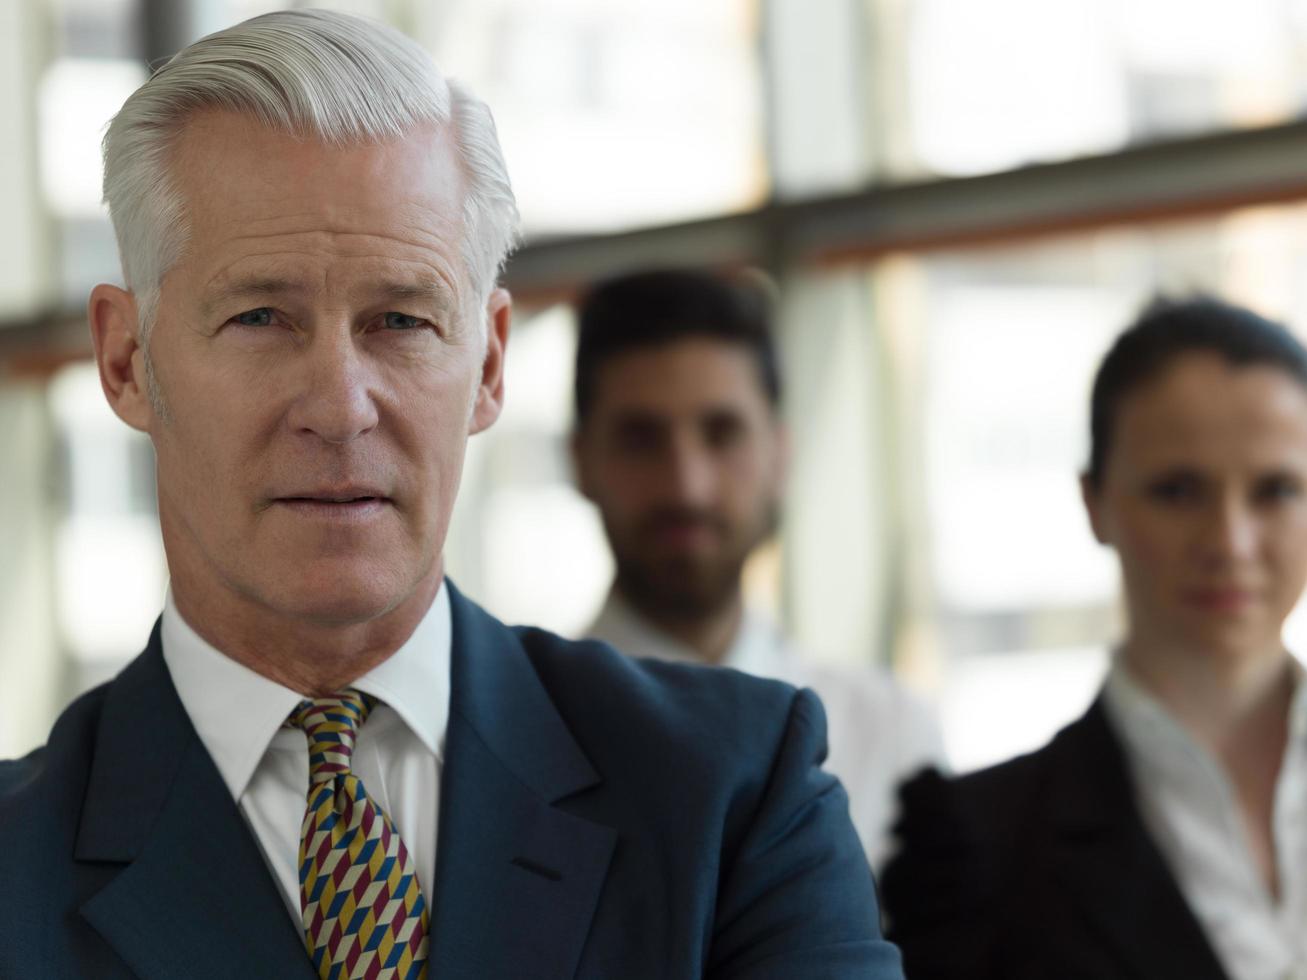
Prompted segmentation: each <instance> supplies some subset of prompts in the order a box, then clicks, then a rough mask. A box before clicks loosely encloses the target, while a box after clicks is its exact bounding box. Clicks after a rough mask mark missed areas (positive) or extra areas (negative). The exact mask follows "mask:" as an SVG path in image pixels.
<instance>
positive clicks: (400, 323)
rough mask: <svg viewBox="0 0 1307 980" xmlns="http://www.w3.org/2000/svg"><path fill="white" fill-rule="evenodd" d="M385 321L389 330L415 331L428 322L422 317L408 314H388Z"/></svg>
mask: <svg viewBox="0 0 1307 980" xmlns="http://www.w3.org/2000/svg"><path fill="white" fill-rule="evenodd" d="M385 321H386V329H387V330H415V329H417V328H418V327H420V326H422V324H423V323H425V322H426V321H425V320H423V319H422V318H421V317H417V316H409V315H408V314H407V313H387V314H386V315H385Z"/></svg>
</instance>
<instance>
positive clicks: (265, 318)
mask: <svg viewBox="0 0 1307 980" xmlns="http://www.w3.org/2000/svg"><path fill="white" fill-rule="evenodd" d="M232 319H233V320H235V321H236V322H237V323H239V324H240V325H241V326H242V327H266V326H270V325H271V324H272V310H270V309H269V308H268V307H266V306H260V307H259V308H258V309H257V310H246V311H245V312H244V313H237V314H236V315H235V316H234V317H232Z"/></svg>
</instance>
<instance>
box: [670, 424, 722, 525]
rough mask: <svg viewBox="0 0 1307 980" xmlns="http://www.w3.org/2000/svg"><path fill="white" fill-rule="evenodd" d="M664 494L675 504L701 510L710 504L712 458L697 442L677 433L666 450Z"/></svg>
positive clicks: (713, 488)
mask: <svg viewBox="0 0 1307 980" xmlns="http://www.w3.org/2000/svg"><path fill="white" fill-rule="evenodd" d="M667 456H668V458H667V462H666V467H665V471H666V483H667V486H666V490H667V492H668V493H669V495H671V496H672V497H673V498H674V499H675V501H676V502H677V503H678V504H681V505H683V506H686V507H703V506H707V505H708V504H710V503H712V497H713V493H714V492H715V486H716V473H715V469H714V467H713V461H712V454H711V453H709V451H708V449H707V447H705V446H703V445H702V444H701V443H700V441H699V440H697V439H695V438H694V437H693V436H692V435H689V434H686V433H678V434H677V435H676V436H675V437H674V438H673V439H672V440H671V442H670V444H669V446H668V449H667Z"/></svg>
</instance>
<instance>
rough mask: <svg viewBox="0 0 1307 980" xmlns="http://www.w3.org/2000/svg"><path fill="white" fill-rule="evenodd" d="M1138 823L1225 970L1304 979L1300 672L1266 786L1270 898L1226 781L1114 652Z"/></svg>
mask: <svg viewBox="0 0 1307 980" xmlns="http://www.w3.org/2000/svg"><path fill="white" fill-rule="evenodd" d="M1103 703H1104V707H1105V708H1106V710H1107V714H1108V718H1109V719H1110V720H1111V723H1112V727H1113V729H1114V730H1115V731H1116V733H1117V735H1118V736H1119V737H1120V738H1121V741H1122V743H1123V745H1124V747H1125V752H1126V758H1127V759H1128V762H1129V766H1130V771H1131V778H1132V780H1133V785H1134V788H1135V798H1136V799H1137V800H1138V802H1139V807H1140V810H1141V812H1142V815H1143V819H1144V824H1145V825H1146V826H1147V828H1148V831H1149V833H1150V835H1151V836H1152V838H1153V840H1154V841H1155V842H1156V843H1157V845H1158V848H1159V849H1160V850H1161V852H1162V854H1163V856H1164V857H1165V859H1166V862H1167V865H1168V866H1169V867H1170V869H1171V873H1172V874H1173V875H1174V876H1175V879H1176V881H1177V883H1178V884H1179V886H1180V891H1181V893H1182V894H1183V895H1184V897H1185V899H1186V901H1187V902H1188V903H1189V907H1190V908H1191V909H1192V910H1193V912H1194V914H1195V916H1196V917H1197V919H1198V922H1199V923H1200V924H1201V925H1202V927H1203V931H1204V932H1205V933H1206V934H1207V937H1208V940H1209V941H1210V942H1211V944H1212V947H1213V949H1215V951H1216V954H1217V957H1218V958H1219V959H1220V961H1221V963H1222V965H1223V966H1224V967H1225V971H1226V973H1228V974H1229V975H1230V977H1231V978H1232V980H1307V684H1303V683H1302V680H1301V674H1299V681H1298V686H1297V690H1296V692H1295V694H1294V698H1293V703H1292V708H1291V713H1290V716H1289V742H1288V744H1287V745H1286V746H1285V753H1284V762H1283V764H1282V765H1281V768H1280V775H1279V778H1278V780H1277V782H1276V786H1275V812H1274V816H1273V832H1274V835H1275V852H1276V861H1277V865H1278V871H1279V877H1280V900H1279V901H1278V902H1277V901H1276V900H1275V899H1274V897H1273V896H1272V895H1271V894H1270V892H1268V890H1267V888H1266V885H1265V884H1264V882H1263V881H1262V876H1261V872H1260V871H1259V870H1258V866H1257V862H1256V860H1255V859H1254V857H1253V853H1252V849H1251V846H1250V845H1249V842H1248V833H1247V830H1246V829H1245V827H1244V824H1243V818H1242V816H1241V815H1240V811H1239V807H1238V804H1237V802H1236V800H1235V794H1234V789H1233V787H1232V786H1231V785H1230V781H1229V779H1228V778H1227V777H1226V775H1225V772H1224V771H1223V770H1222V769H1221V767H1220V765H1219V764H1218V763H1217V761H1216V760H1215V759H1214V758H1213V757H1212V755H1211V754H1210V753H1209V752H1208V751H1207V750H1206V749H1205V748H1204V747H1203V746H1201V745H1199V744H1198V743H1197V742H1196V741H1195V740H1194V739H1193V738H1192V737H1191V736H1190V735H1189V733H1188V732H1187V731H1185V729H1184V728H1183V727H1181V725H1180V724H1179V723H1178V722H1177V721H1175V720H1174V719H1173V718H1172V717H1171V716H1170V714H1168V713H1167V711H1166V709H1165V708H1164V707H1163V706H1162V705H1161V703H1159V702H1158V701H1157V700H1156V699H1155V698H1153V697H1152V696H1151V695H1150V694H1149V693H1148V692H1146V691H1145V690H1143V688H1141V687H1140V686H1139V685H1138V684H1137V683H1136V682H1135V681H1134V680H1133V679H1132V678H1131V677H1130V675H1129V674H1128V673H1127V671H1126V668H1125V667H1124V665H1123V664H1122V663H1121V661H1120V658H1119V657H1117V658H1114V662H1113V665H1112V668H1111V670H1110V671H1109V673H1108V678H1107V682H1106V684H1105V686H1104V689H1103Z"/></svg>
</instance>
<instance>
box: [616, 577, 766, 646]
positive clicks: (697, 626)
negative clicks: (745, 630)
mask: <svg viewBox="0 0 1307 980" xmlns="http://www.w3.org/2000/svg"><path fill="white" fill-rule="evenodd" d="M614 591H615V592H616V593H617V595H618V596H619V597H620V598H621V599H622V601H623V602H625V603H627V604H628V605H630V606H631V608H633V609H634V610H635V611H636V612H638V613H639V614H640V615H641V616H642V617H643V618H644V619H646V620H648V621H649V622H650V623H652V624H653V625H654V626H655V627H656V628H657V629H659V630H661V631H662V632H663V633H666V634H667V635H668V636H670V637H671V638H672V639H674V640H676V641H677V642H678V643H680V644H682V645H683V646H685V647H688V648H689V649H690V650H691V651H693V652H694V654H695V656H697V657H698V658H699V659H700V660H702V661H703V662H704V663H708V664H720V663H721V662H722V661H723V660H725V659H726V654H727V653H729V652H730V649H731V646H732V644H734V642H735V637H736V635H737V634H738V633H739V630H740V621H741V619H742V618H743V617H744V602H743V599H742V597H741V595H740V590H739V589H738V588H737V589H735V590H734V591H733V592H732V593H731V595H730V597H729V598H728V599H727V601H726V602H724V603H722V604H721V605H719V606H718V607H716V608H714V609H712V610H708V611H705V612H698V613H694V614H682V613H680V612H669V611H668V610H667V609H660V608H656V607H654V606H653V605H651V604H649V603H642V602H640V601H639V600H637V599H634V598H631V597H629V596H628V595H627V594H626V593H625V592H623V591H622V590H621V588H620V587H617V586H615V587H614Z"/></svg>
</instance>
